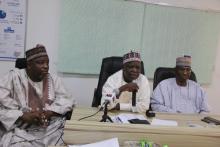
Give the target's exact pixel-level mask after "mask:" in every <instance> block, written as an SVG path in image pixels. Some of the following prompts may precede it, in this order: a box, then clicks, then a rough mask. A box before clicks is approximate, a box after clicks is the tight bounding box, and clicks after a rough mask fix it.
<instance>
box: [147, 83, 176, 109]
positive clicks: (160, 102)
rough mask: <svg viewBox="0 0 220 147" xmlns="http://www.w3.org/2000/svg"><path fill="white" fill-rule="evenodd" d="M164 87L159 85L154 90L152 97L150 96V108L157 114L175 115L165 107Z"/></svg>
mask: <svg viewBox="0 0 220 147" xmlns="http://www.w3.org/2000/svg"><path fill="white" fill-rule="evenodd" d="M164 88H165V87H164V86H163V85H162V84H161V83H159V84H158V85H157V87H156V88H155V89H154V91H153V93H152V96H151V107H152V110H153V111H157V112H172V113H176V111H175V110H173V109H171V108H170V107H168V106H166V105H165V98H167V96H166V95H164V93H163V92H164V90H165V89H164ZM168 98H169V97H168Z"/></svg>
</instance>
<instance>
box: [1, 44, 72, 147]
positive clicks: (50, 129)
mask: <svg viewBox="0 0 220 147" xmlns="http://www.w3.org/2000/svg"><path fill="white" fill-rule="evenodd" d="M39 48H41V49H42V48H44V47H43V46H37V47H36V48H33V49H32V50H34V51H36V50H38V49H39ZM45 54H46V51H45V49H42V50H41V51H40V52H37V53H36V52H35V53H34V54H31V55H28V54H26V58H27V60H28V59H31V61H34V62H35V61H36V63H34V64H36V65H37V64H38V65H37V66H39V65H40V66H41V65H42V66H44V67H43V68H44V69H45V70H44V71H43V72H45V74H42V75H44V76H43V78H42V80H40V81H38V82H36V81H33V80H32V79H31V78H32V77H31V74H30V73H29V72H30V71H29V72H27V71H28V68H29V66H28V67H27V68H26V69H21V70H18V69H15V70H11V71H10V72H9V73H8V74H7V75H6V76H5V77H3V78H2V79H1V81H0V122H1V124H2V126H3V127H4V128H3V130H4V132H3V136H2V137H1V140H0V147H45V146H49V145H62V144H63V140H62V135H63V127H64V123H65V117H64V114H65V113H66V112H68V111H70V110H72V107H73V105H74V100H73V99H72V97H71V95H69V94H68V93H67V91H66V90H65V88H64V86H63V84H62V83H61V80H60V79H59V78H58V77H57V76H55V75H51V74H49V73H46V72H47V71H48V57H47V55H46V56H45ZM30 57H31V58H30ZM32 57H33V58H32ZM32 59H33V60H32ZM45 59H46V60H45ZM45 61H46V63H45ZM32 68H33V67H32ZM34 72H35V73H36V74H38V75H41V73H37V70H35V71H34ZM28 73H29V74H28ZM33 79H34V78H33ZM32 118H33V119H32ZM29 122H30V123H29ZM0 127H1V126H0Z"/></svg>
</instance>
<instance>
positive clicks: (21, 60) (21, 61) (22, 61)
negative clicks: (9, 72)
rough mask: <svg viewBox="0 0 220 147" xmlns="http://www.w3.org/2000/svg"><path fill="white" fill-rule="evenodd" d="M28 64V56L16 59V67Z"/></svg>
mask: <svg viewBox="0 0 220 147" xmlns="http://www.w3.org/2000/svg"><path fill="white" fill-rule="evenodd" d="M26 66H27V61H26V58H17V59H16V61H15V67H16V68H19V69H23V68H26Z"/></svg>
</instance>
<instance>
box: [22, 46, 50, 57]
mask: <svg viewBox="0 0 220 147" xmlns="http://www.w3.org/2000/svg"><path fill="white" fill-rule="evenodd" d="M25 54H26V59H27V61H30V60H32V59H36V58H39V57H42V56H48V55H47V51H46V49H45V47H44V46H43V45H41V44H37V45H36V47H34V48H32V49H30V50H27V51H26V52H25Z"/></svg>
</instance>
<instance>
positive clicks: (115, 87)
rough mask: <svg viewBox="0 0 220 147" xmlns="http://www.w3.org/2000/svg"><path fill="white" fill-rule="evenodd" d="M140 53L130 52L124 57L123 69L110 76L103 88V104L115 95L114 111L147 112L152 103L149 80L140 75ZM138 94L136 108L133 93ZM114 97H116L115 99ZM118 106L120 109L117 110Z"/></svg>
mask: <svg viewBox="0 0 220 147" xmlns="http://www.w3.org/2000/svg"><path fill="white" fill-rule="evenodd" d="M140 69H141V60H140V55H139V53H136V52H130V53H128V54H125V55H124V57H123V69H122V70H120V71H118V72H116V73H114V74H113V75H112V76H110V77H109V78H108V79H107V81H106V83H105V84H104V86H103V88H102V103H104V101H105V100H106V96H108V95H109V94H110V95H113V104H111V105H113V106H110V108H111V107H113V109H115V108H116V109H117V110H126V111H133V112H136V111H137V112H145V111H146V110H147V109H148V108H149V103H150V86H149V82H148V79H147V78H146V77H145V76H144V75H143V74H141V73H140ZM134 91H135V92H136V107H135V110H134V109H133V107H132V92H134ZM114 96H116V97H115V98H114ZM117 105H119V107H118V108H117Z"/></svg>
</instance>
